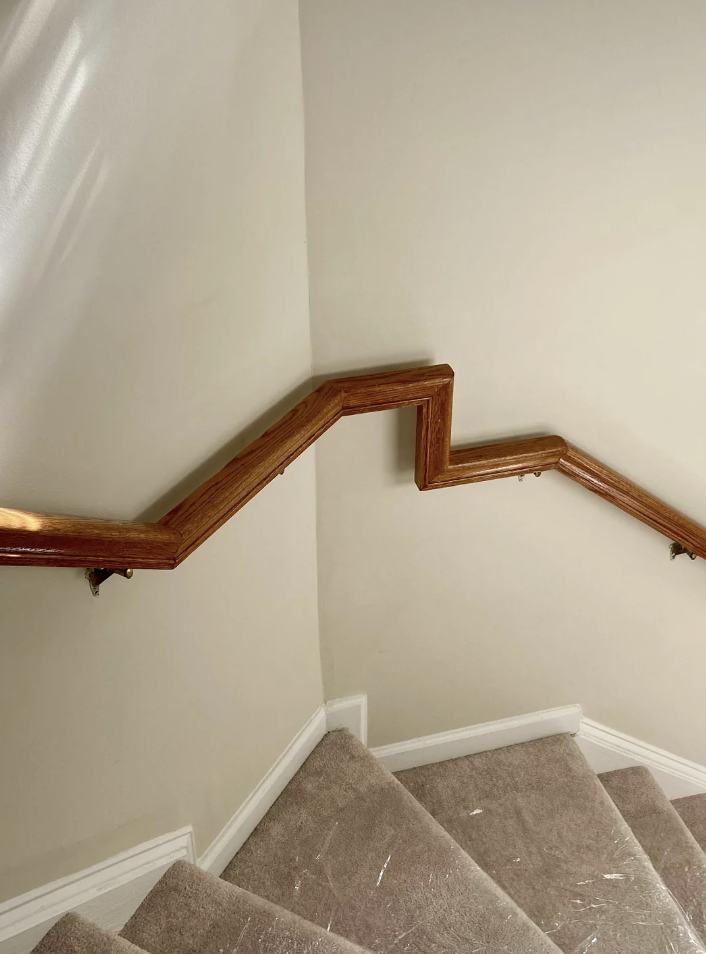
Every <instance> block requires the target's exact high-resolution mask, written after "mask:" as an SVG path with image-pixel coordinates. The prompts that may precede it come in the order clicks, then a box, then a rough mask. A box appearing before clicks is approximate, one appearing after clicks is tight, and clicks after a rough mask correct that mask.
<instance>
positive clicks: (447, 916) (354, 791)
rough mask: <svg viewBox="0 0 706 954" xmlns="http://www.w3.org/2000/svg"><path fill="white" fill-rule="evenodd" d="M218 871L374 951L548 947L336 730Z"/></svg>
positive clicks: (435, 953)
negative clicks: (229, 859)
mask: <svg viewBox="0 0 706 954" xmlns="http://www.w3.org/2000/svg"><path fill="white" fill-rule="evenodd" d="M223 877H224V878H225V879H226V880H227V881H230V882H232V883H233V884H237V885H240V886H241V887H242V888H246V889H247V890H248V891H252V892H254V893H255V894H258V895H261V896H262V897H264V898H268V899H269V900H270V901H272V902H273V903H275V904H278V905H280V906H281V907H284V908H288V909H289V910H291V911H293V912H294V913H296V914H298V915H300V916H301V917H303V918H306V919H307V920H309V921H312V922H314V923H316V924H319V925H320V926H321V927H323V928H325V929H327V930H331V931H335V932H336V934H339V935H341V936H342V937H346V938H348V939H349V940H351V941H354V942H355V943H357V944H360V945H361V946H362V947H364V948H368V949H369V950H371V951H374V952H376V954H387V952H389V954H473V952H479V951H483V952H486V951H487V952H488V954H490V952H492V954H542V952H543V954H557V951H556V948H555V946H554V945H553V944H552V943H551V942H550V941H549V940H548V939H547V938H546V937H545V936H544V935H543V934H542V933H541V931H539V930H538V929H537V928H536V926H535V925H534V924H532V923H531V921H530V920H529V919H528V918H527V917H526V915H525V914H524V913H523V912H522V911H521V910H520V909H519V908H518V907H517V905H515V904H514V903H513V902H512V901H511V900H510V899H509V898H508V897H507V896H506V895H505V894H504V893H503V892H502V891H501V890H500V889H499V888H498V887H497V885H496V884H495V883H494V882H493V881H492V880H491V879H490V878H488V876H487V875H486V874H484V873H483V872H482V871H481V870H480V869H479V867H478V866H477V865H476V864H475V862H474V861H472V860H471V859H470V858H469V857H468V855H467V854H466V853H465V852H463V851H462V850H461V849H460V848H459V846H458V845H457V844H456V843H455V842H454V841H453V839H452V838H450V837H449V836H448V834H447V833H446V832H445V831H444V830H443V829H442V828H441V827H440V826H439V825H438V824H437V823H436V822H435V821H434V820H433V819H432V818H431V817H430V816H429V815H428V813H427V812H426V811H425V810H424V809H423V808H422V807H421V806H420V805H419V804H418V803H417V802H416V801H415V800H414V799H413V798H412V796H411V795H410V794H409V793H408V792H407V791H406V790H405V789H404V788H403V787H402V785H400V784H399V782H397V781H396V780H395V778H394V777H393V776H392V775H391V774H390V773H389V772H388V771H387V770H386V769H385V768H384V767H383V766H382V765H380V763H379V762H378V761H377V759H375V757H374V756H373V755H371V753H370V752H369V751H368V750H367V749H366V748H365V747H364V746H363V745H361V744H360V742H358V741H357V740H356V739H354V738H353V736H352V735H350V734H349V733H348V732H345V731H336V732H331V733H329V735H327V736H326V737H325V738H324V739H323V741H322V742H320V743H319V745H318V746H317V747H316V749H315V750H314V752H313V753H312V754H311V755H310V756H309V758H308V759H307V761H306V762H305V764H304V765H303V766H302V768H301V769H300V770H299V772H298V773H297V775H296V776H295V777H294V779H292V781H291V782H290V783H289V785H288V786H287V788H286V789H285V790H284V792H283V793H282V794H281V795H280V797H279V798H278V799H277V801H276V802H275V804H274V805H273V806H272V808H271V809H270V811H269V812H268V813H267V815H266V816H265V818H264V819H263V820H262V822H261V823H260V824H259V825H258V827H257V828H256V830H255V831H254V832H253V834H252V835H251V836H250V838H249V839H248V841H247V842H246V843H245V845H244V846H243V847H242V848H241V850H240V851H239V852H238V854H237V855H236V856H235V858H234V859H233V861H232V862H231V863H230V865H229V866H228V867H227V869H226V871H225V872H224V874H223Z"/></svg>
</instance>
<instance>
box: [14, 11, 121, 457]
mask: <svg viewBox="0 0 706 954" xmlns="http://www.w3.org/2000/svg"><path fill="white" fill-rule="evenodd" d="M101 7H103V5H102V4H100V3H99V4H97V5H92V4H91V3H90V2H88V0H73V2H72V0H70V2H68V3H67V2H63V0H61V2H59V0H27V2H23V3H21V4H19V5H18V7H17V9H16V11H15V13H14V15H13V16H12V17H10V18H9V19H8V21H7V22H6V23H5V24H3V22H2V19H1V18H0V29H2V30H3V31H4V32H3V35H2V37H1V38H0V440H2V443H3V446H4V455H5V456H6V458H9V457H10V456H11V453H12V448H13V445H14V444H15V443H16V442H17V441H18V440H19V431H20V430H21V429H22V428H26V427H27V418H28V415H29V414H30V406H31V404H32V401H33V393H36V392H33V391H32V390H31V389H28V388H27V387H26V386H24V387H23V386H22V382H23V381H24V382H26V381H27V380H34V381H36V382H39V381H40V380H42V379H43V378H44V377H45V376H46V374H47V373H48V372H49V370H50V368H51V366H52V363H53V361H54V359H55V355H56V354H57V353H58V350H59V349H60V346H61V341H62V338H65V336H66V334H67V332H68V329H69V327H70V324H71V321H72V315H71V312H70V311H69V308H68V307H67V308H66V309H65V312H64V314H63V315H62V314H61V312H60V310H59V309H58V308H57V310H56V312H55V315H54V321H53V322H50V323H49V325H48V326H47V323H46V322H45V323H44V329H43V331H42V332H41V334H40V333H38V332H35V331H34V329H33V325H34V324H35V323H37V322H38V320H39V316H40V314H41V313H42V311H46V303H47V302H53V301H57V300H58V298H59V297H60V296H59V295H57V294H56V289H55V286H57V284H60V283H61V280H62V279H61V273H60V272H59V268H60V266H62V265H64V264H65V263H66V261H67V259H68V257H69V256H70V254H71V252H72V250H73V249H74V248H75V245H76V242H77V240H78V238H79V237H80V235H81V233H82V230H83V226H84V224H85V221H86V215H87V213H88V210H89V209H90V208H91V207H92V206H93V204H94V203H95V201H96V198H97V197H98V194H99V193H100V191H101V189H102V188H103V186H104V184H105V181H106V174H107V159H106V157H105V153H104V150H102V149H101V148H99V134H98V131H97V130H96V129H95V128H92V124H91V122H90V121H87V118H88V117H90V110H89V109H88V105H87V103H86V94H87V92H88V91H89V88H90V82H91V79H92V76H93V74H94V73H95V66H96V64H97V53H99V52H100V43H98V44H96V42H94V39H93V38H95V37H96V36H97V35H98V33H99V31H97V30H96V29H95V25H96V23H97V19H98V17H99V16H100V8H101ZM43 280H45V282H44V285H43V286H42V281H43ZM40 286H42V287H40ZM69 304H70V299H67V305H69ZM30 342H31V347H30ZM0 469H1V465H0Z"/></svg>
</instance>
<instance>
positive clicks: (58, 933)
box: [32, 913, 141, 954]
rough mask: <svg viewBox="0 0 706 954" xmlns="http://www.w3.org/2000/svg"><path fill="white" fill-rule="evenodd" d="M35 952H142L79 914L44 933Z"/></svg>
mask: <svg viewBox="0 0 706 954" xmlns="http://www.w3.org/2000/svg"><path fill="white" fill-rule="evenodd" d="M32 954H141V952H140V951H139V950H138V948H136V947H135V946H134V945H132V944H130V943H129V942H128V941H126V940H124V939H123V938H121V937H118V935H117V934H113V933H112V931H104V930H102V929H101V928H99V927H96V926H95V924H91V922H90V921H87V920H86V919H85V918H82V917H81V915H80V914H73V913H72V914H66V915H64V917H63V918H62V919H61V920H60V921H58V922H57V923H56V924H55V925H54V927H53V928H52V929H51V930H50V931H49V933H48V934H45V935H44V937H43V938H42V940H41V941H40V942H39V944H38V945H37V946H36V947H35V948H34V950H33V951H32Z"/></svg>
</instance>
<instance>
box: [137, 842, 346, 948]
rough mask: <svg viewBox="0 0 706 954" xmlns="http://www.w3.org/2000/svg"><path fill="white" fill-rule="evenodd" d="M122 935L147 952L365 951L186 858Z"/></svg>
mask: <svg viewBox="0 0 706 954" xmlns="http://www.w3.org/2000/svg"><path fill="white" fill-rule="evenodd" d="M122 935H123V937H125V938H127V939H128V940H130V941H132V943H133V944H136V945H138V946H139V947H141V948H142V949H143V950H145V951H148V952H149V954H224V952H228V954H364V952H363V951H362V949H361V948H360V947H357V946H356V945H354V944H351V943H349V942H348V941H345V940H343V939H342V938H339V937H336V935H334V934H329V933H327V932H326V931H325V930H323V928H321V927H319V926H318V925H315V924H311V923H310V922H308V921H304V920H303V919H302V918H299V917H297V916H296V915H294V914H292V913H291V912H290V911H285V910H283V909H282V908H278V907H277V906H276V905H274V904H271V903H270V902H269V901H266V900H264V899H263V898H258V897H256V896H255V895H253V894H250V892H248V891H244V890H242V889H241V888H237V887H235V886H234V885H232V884H228V883H227V882H225V881H222V880H221V879H220V878H216V877H215V876H214V875H210V874H207V873H206V872H205V871H202V870H201V869H200V868H197V867H196V866H195V865H190V864H188V863H187V862H185V861H177V862H176V864H174V865H172V867H171V868H170V869H169V871H167V872H166V874H165V875H164V876H163V877H162V878H161V879H160V880H159V882H158V883H157V884H156V885H155V887H154V888H153V889H152V891H151V892H150V893H149V895H148V896H147V897H146V898H145V900H144V901H143V902H142V904H141V905H140V907H139V908H138V909H137V911H136V912H135V914H134V915H133V916H132V917H131V918H130V920H129V921H128V923H127V924H126V925H125V927H124V928H123V931H122Z"/></svg>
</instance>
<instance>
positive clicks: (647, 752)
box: [576, 717, 706, 799]
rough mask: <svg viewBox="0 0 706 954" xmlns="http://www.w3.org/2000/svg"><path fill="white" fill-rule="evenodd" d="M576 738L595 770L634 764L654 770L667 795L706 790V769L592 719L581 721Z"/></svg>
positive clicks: (691, 793)
mask: <svg viewBox="0 0 706 954" xmlns="http://www.w3.org/2000/svg"><path fill="white" fill-rule="evenodd" d="M576 741H577V743H578V745H579V748H580V749H581V751H582V752H583V754H584V756H585V758H586V760H587V762H588V763H589V765H590V766H591V768H592V769H593V770H594V772H598V773H600V772H612V771H614V770H615V769H621V768H628V767H629V766H631V765H644V766H645V767H646V768H648V769H649V770H650V772H651V773H652V775H653V776H654V777H655V779H656V780H657V782H658V783H659V785H660V787H661V788H662V791H663V792H664V793H665V795H666V796H667V798H669V799H674V798H685V797H686V796H687V795H701V794H703V793H704V792H706V768H705V767H704V766H703V765H697V764H696V762H690V761H689V760H688V759H683V758H680V756H678V755H672V754H671V752H665V751H664V749H658V748H657V747H656V746H654V745H649V744H648V743H647V742H640V740H639V739H634V738H633V737H632V736H630V735H626V734H625V733H623V732H616V731H615V730H614V729H609V728H608V727H607V726H605V725H601V724H600V723H599V722H594V721H593V720H592V719H586V718H585V717H584V718H583V719H582V720H581V727H580V729H579V733H578V736H577V738H576Z"/></svg>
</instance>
